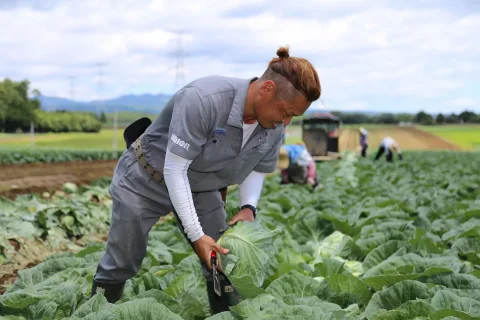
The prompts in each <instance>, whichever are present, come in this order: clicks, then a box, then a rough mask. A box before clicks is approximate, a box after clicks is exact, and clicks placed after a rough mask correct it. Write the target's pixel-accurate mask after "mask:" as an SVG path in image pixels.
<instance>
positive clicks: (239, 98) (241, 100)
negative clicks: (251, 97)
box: [227, 77, 258, 129]
mask: <svg viewBox="0 0 480 320" xmlns="http://www.w3.org/2000/svg"><path fill="white" fill-rule="evenodd" d="M257 79H258V77H253V78H250V79H247V80H242V81H240V84H239V86H238V89H237V93H236V94H235V99H233V104H232V110H231V111H230V114H229V115H228V120H227V124H228V125H229V126H233V127H237V128H240V129H242V127H243V113H244V111H245V104H246V103H247V93H248V88H249V87H250V84H251V83H252V82H253V81H255V80H257Z"/></svg>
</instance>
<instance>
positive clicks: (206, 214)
mask: <svg viewBox="0 0 480 320" xmlns="http://www.w3.org/2000/svg"><path fill="white" fill-rule="evenodd" d="M277 55H278V58H274V59H272V60H271V61H270V63H269V64H268V68H267V70H266V71H265V72H264V74H263V75H262V76H261V77H260V78H257V77H252V78H250V79H237V78H231V77H222V76H207V77H203V78H200V79H197V80H194V81H192V82H191V83H189V84H187V85H186V86H185V87H183V88H182V89H180V90H179V91H178V92H176V93H175V94H174V95H173V97H172V98H171V99H170V101H169V102H168V103H167V104H166V105H165V106H164V107H163V109H162V111H161V113H160V114H159V116H158V117H157V118H156V119H155V121H153V122H152V123H151V124H149V125H148V123H147V122H143V121H139V122H138V125H139V127H138V129H139V130H136V129H133V130H130V129H129V130H127V131H126V132H125V137H126V140H127V141H126V142H127V146H128V149H127V150H126V151H125V152H124V153H123V154H122V156H121V157H120V159H119V162H118V164H117V166H116V168H115V171H114V175H113V179H112V183H111V185H110V188H109V191H110V194H111V196H112V201H113V204H112V214H111V216H112V221H111V224H110V231H109V234H108V240H107V245H106V251H105V254H104V256H103V257H102V258H101V260H100V262H99V264H98V267H97V270H96V273H95V276H94V279H93V285H92V295H93V294H95V293H96V292H97V290H101V291H103V294H104V296H105V297H106V298H107V301H108V302H110V303H114V302H116V301H118V300H119V299H120V298H121V296H122V294H123V288H124V285H125V283H126V281H127V280H129V279H131V278H133V277H134V276H135V275H136V274H137V273H138V271H139V270H140V267H141V265H142V261H143V259H144V257H145V255H146V249H147V240H148V234H149V232H150V230H151V228H152V227H153V226H154V225H155V224H156V223H157V221H158V220H159V218H160V217H162V216H165V215H167V214H169V213H170V212H173V213H174V214H175V216H176V217H177V220H178V226H179V229H180V230H181V231H182V234H184V236H185V238H186V240H187V241H188V242H189V243H190V245H191V246H192V248H193V249H194V252H195V253H196V254H197V256H198V257H199V261H200V263H201V266H202V268H203V275H204V276H205V279H206V287H207V294H208V300H209V303H210V310H211V313H212V314H217V313H220V312H222V311H228V310H229V307H230V306H232V305H235V304H236V303H238V301H239V299H238V294H237V292H236V290H232V287H231V284H230V283H229V281H228V279H227V278H226V277H224V275H223V273H222V270H221V268H220V267H219V269H218V271H219V272H220V273H219V274H220V275H221V277H215V279H214V277H213V269H212V254H213V252H216V254H218V255H221V254H227V253H228V252H229V251H232V253H233V254H237V253H236V252H235V248H228V249H227V248H223V247H221V246H220V245H218V244H217V241H218V239H219V238H220V237H221V235H222V234H223V232H224V230H225V229H227V228H228V226H229V225H233V224H234V223H235V222H237V221H254V219H255V215H256V212H257V210H256V205H257V202H258V200H259V197H260V194H261V190H262V185H263V181H264V175H265V174H266V173H270V172H273V171H275V164H276V161H277V159H278V152H279V150H280V147H281V142H282V137H281V136H282V133H283V130H284V126H285V125H288V124H289V123H290V121H291V119H292V118H293V117H294V116H298V115H302V114H303V113H304V112H305V111H306V110H307V109H308V108H309V106H310V105H311V103H312V102H313V101H315V100H317V99H318V98H319V97H320V82H319V79H318V75H317V72H316V71H315V69H314V67H313V66H312V65H311V64H310V63H309V62H308V61H307V60H306V59H303V58H296V57H290V56H289V53H288V48H280V49H279V50H278V51H277ZM145 127H146V129H145ZM142 131H143V133H142ZM130 134H132V136H130ZM138 134H140V136H139V137H137V136H136V135H138ZM231 185H238V186H239V194H240V207H241V210H240V211H239V212H238V213H237V214H236V215H234V217H233V218H232V219H231V220H230V221H227V220H226V219H227V218H226V217H227V215H226V212H225V201H226V188H227V187H228V186H231ZM216 261H217V262H218V259H217V260H216ZM218 279H220V280H219V281H218ZM214 284H219V287H220V290H218V289H219V287H218V286H216V285H214ZM219 292H220V293H219Z"/></svg>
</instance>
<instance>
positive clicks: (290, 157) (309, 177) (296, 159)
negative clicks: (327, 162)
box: [277, 143, 318, 187]
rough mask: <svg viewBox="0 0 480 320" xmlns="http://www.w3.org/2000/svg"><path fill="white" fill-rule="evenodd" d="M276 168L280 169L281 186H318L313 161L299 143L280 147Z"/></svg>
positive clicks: (303, 146)
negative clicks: (291, 184)
mask: <svg viewBox="0 0 480 320" xmlns="http://www.w3.org/2000/svg"><path fill="white" fill-rule="evenodd" d="M277 168H278V169H281V175H282V180H281V184H289V183H294V184H310V185H312V186H314V187H316V186H317V185H318V180H317V168H316V165H315V161H314V160H313V158H312V156H311V155H310V153H309V152H308V151H307V148H306V147H305V145H303V144H301V143H298V144H287V145H284V146H282V148H281V149H280V153H279V155H278V162H277Z"/></svg>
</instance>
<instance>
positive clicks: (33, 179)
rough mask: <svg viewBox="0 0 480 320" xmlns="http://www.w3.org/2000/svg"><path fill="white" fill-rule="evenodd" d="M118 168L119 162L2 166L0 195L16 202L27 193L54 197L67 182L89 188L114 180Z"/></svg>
mask: <svg viewBox="0 0 480 320" xmlns="http://www.w3.org/2000/svg"><path fill="white" fill-rule="evenodd" d="M116 164H117V160H108V161H75V162H64V163H33V164H19V165H2V166H0V177H1V180H0V195H1V196H6V197H8V198H10V199H14V198H15V196H16V195H19V194H25V193H37V194H41V193H43V192H50V193H53V192H55V191H56V190H58V189H60V188H61V186H62V185H63V184H64V183H65V182H73V183H75V184H77V185H87V184H90V183H91V182H92V181H94V180H96V179H98V178H102V177H107V176H108V177H111V176H112V175H113V170H114V169H115V166H116Z"/></svg>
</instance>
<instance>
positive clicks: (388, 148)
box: [374, 137, 403, 162]
mask: <svg viewBox="0 0 480 320" xmlns="http://www.w3.org/2000/svg"><path fill="white" fill-rule="evenodd" d="M384 153H385V155H386V158H387V162H393V154H394V153H397V154H398V158H399V159H400V160H403V156H402V150H401V149H400V144H399V143H398V142H397V141H395V140H394V139H393V138H391V137H385V138H383V140H382V141H381V142H380V145H379V147H378V151H377V155H376V156H375V159H374V161H377V160H378V159H380V157H381V156H382V155H383V154H384Z"/></svg>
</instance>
